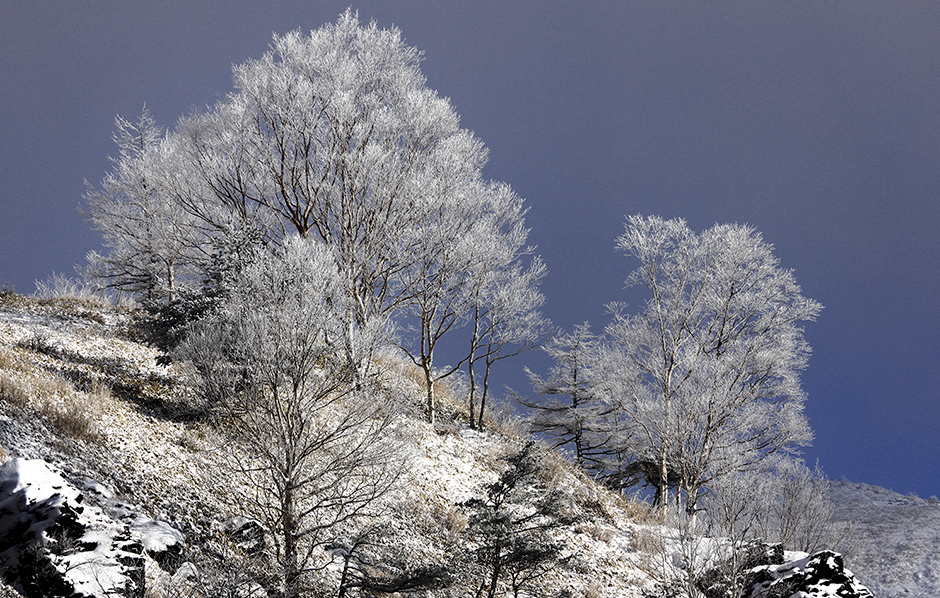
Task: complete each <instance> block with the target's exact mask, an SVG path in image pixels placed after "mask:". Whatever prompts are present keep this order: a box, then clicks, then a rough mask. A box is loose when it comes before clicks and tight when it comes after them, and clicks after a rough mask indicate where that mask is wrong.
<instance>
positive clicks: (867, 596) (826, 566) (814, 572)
mask: <svg viewBox="0 0 940 598" xmlns="http://www.w3.org/2000/svg"><path fill="white" fill-rule="evenodd" d="M746 587H750V588H751V591H750V594H748V595H749V596H751V597H755V598H756V597H757V596H761V597H767V598H771V597H772V598H791V597H793V596H799V597H800V598H872V593H871V592H870V591H869V590H868V588H866V587H865V586H864V585H862V584H861V583H860V582H859V581H858V580H857V579H855V576H854V575H853V574H852V572H851V571H849V570H848V569H846V568H845V563H844V562H843V559H842V555H840V554H838V553H835V552H832V551H830V550H823V551H820V552H817V553H815V554H813V555H812V556H806V557H804V558H801V559H798V560H795V561H792V562H789V563H785V564H783V565H767V566H762V567H757V568H755V569H753V570H752V571H751V573H750V575H749V577H748V585H747V586H746Z"/></svg>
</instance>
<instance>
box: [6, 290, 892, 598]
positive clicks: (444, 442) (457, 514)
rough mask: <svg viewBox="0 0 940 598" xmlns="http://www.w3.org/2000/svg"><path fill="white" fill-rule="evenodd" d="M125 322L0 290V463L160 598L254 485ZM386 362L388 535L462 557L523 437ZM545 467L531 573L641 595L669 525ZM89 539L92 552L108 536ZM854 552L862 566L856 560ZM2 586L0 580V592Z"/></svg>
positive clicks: (421, 558)
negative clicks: (81, 525) (122, 560)
mask: <svg viewBox="0 0 940 598" xmlns="http://www.w3.org/2000/svg"><path fill="white" fill-rule="evenodd" d="M129 323H130V315H129V314H128V313H127V312H125V311H122V310H119V309H113V308H105V307H102V306H95V305H91V304H85V303H81V302H76V301H59V302H37V301H35V300H29V299H25V298H19V297H12V298H11V297H9V296H7V297H3V296H2V294H0V384H3V385H6V386H4V387H3V388H0V390H3V389H5V390H3V392H4V393H5V394H4V399H3V400H0V463H3V462H6V463H7V465H5V466H4V467H5V471H7V472H8V473H10V474H11V475H14V474H15V476H19V475H21V473H22V472H29V471H32V472H34V473H35V472H39V473H38V474H36V476H35V477H36V478H37V480H36V482H35V484H36V485H35V491H36V492H38V493H39V494H42V492H40V490H41V488H46V489H47V490H45V491H43V492H45V494H47V496H46V497H45V498H44V499H43V498H41V497H39V494H37V497H39V499H41V500H45V501H47V502H49V504H51V505H53V506H55V505H59V498H56V497H55V496H54V495H55V492H58V491H59V490H55V492H52V491H49V490H48V489H49V488H60V489H62V497H65V498H68V499H69V500H71V501H72V502H73V503H80V504H81V505H83V507H86V506H87V516H88V517H89V518H90V519H89V521H90V522H91V523H90V524H89V525H90V528H91V527H95V528H97V529H99V530H109V529H114V530H117V529H120V530H123V531H122V533H124V534H125V535H129V537H130V540H131V541H133V542H137V543H139V545H140V546H141V547H142V549H143V554H142V558H143V560H144V572H145V580H144V581H145V583H146V586H147V588H148V589H149V590H148V592H149V593H148V596H160V595H162V591H161V588H164V589H165V588H167V587H170V586H172V585H173V584H174V583H177V582H178V580H180V579H183V578H186V579H192V578H193V576H194V575H196V576H198V572H199V570H200V568H203V570H205V567H207V566H209V565H208V563H211V562H212V560H213V559H218V557H219V556H224V555H229V554H234V552H233V550H235V549H234V548H233V545H235V544H237V542H234V540H233V539H232V537H231V536H229V535H227V534H228V533H229V530H231V529H232V528H233V525H238V524H239V523H238V522H243V521H244V519H243V518H240V517H241V516H242V515H244V514H245V513H244V512H243V509H241V508H240V506H239V505H240V497H241V496H243V493H244V492H246V491H247V489H246V488H244V487H242V485H241V483H240V481H239V479H238V477H237V476H234V475H233V470H232V468H231V466H230V465H229V463H230V459H232V458H233V456H234V457H237V455H236V454H235V453H233V451H236V452H237V451H238V450H239V449H238V447H233V446H232V443H230V442H226V441H225V439H223V438H221V437H220V435H219V434H218V433H217V432H216V431H215V430H214V429H213V428H212V427H211V426H209V425H208V424H206V423H203V422H201V421H200V419H199V418H198V417H197V415H198V414H196V413H193V411H192V408H191V404H192V401H191V399H192V397H193V391H192V389H191V386H190V385H189V384H188V378H187V375H188V374H187V371H186V369H185V368H181V367H179V366H171V367H165V366H161V365H158V364H157V363H156V358H157V353H156V352H155V351H154V350H153V349H151V348H149V347H147V346H144V345H142V344H139V343H137V342H134V340H132V339H133V335H132V334H131V331H130V329H129ZM384 370H385V384H386V387H387V388H386V389H387V392H390V393H393V395H395V396H398V397H402V400H403V401H405V402H407V401H408V400H411V401H412V402H413V404H414V407H413V409H412V412H411V415H410V416H409V414H408V413H407V410H406V413H405V414H404V415H403V416H402V417H401V418H400V420H399V422H398V424H397V435H398V437H399V439H400V440H401V444H402V446H403V449H402V450H403V457H404V461H405V462H406V463H407V467H406V471H405V474H404V476H403V478H402V483H401V484H399V485H398V487H397V489H396V490H395V491H394V492H392V493H391V494H390V495H388V496H387V497H386V499H385V505H384V511H385V513H386V515H385V520H384V523H385V524H386V527H387V529H388V530H389V532H388V533H389V540H388V543H389V546H390V547H391V549H392V550H393V552H394V554H396V555H398V558H401V559H402V560H403V564H404V565H409V566H420V565H423V564H428V563H435V564H448V565H452V564H454V563H456V562H458V561H460V559H461V558H465V556H466V553H465V550H466V546H465V544H466V540H465V538H464V536H463V531H464V529H465V528H466V525H467V513H466V512H465V511H463V510H461V509H460V508H459V507H458V506H457V505H458V504H459V503H461V502H464V501H466V500H467V499H469V498H472V497H478V496H481V495H482V493H483V489H484V487H485V485H486V484H489V483H492V482H493V481H494V480H496V479H497V477H498V476H499V473H500V471H502V469H503V468H504V467H505V461H504V460H503V459H502V458H503V457H505V456H507V455H509V454H512V453H514V452H515V451H516V450H518V449H519V448H520V447H521V445H522V444H523V442H524V439H523V438H521V437H520V436H519V435H518V434H514V433H513V432H512V431H511V430H509V429H504V430H503V431H490V430H488V431H485V432H478V431H474V430H470V429H467V428H466V427H465V426H463V425H462V424H461V422H460V418H459V417H458V416H457V411H458V410H459V407H458V406H457V403H456V402H455V403H452V404H448V403H447V402H446V400H445V401H444V405H443V408H442V409H443V412H442V413H441V416H440V417H439V422H438V424H437V426H436V427H434V426H431V425H429V424H427V423H425V422H424V421H423V419H422V418H421V417H420V413H421V405H422V404H423V397H422V391H421V388H420V387H419V386H418V384H417V382H416V381H415V377H414V376H413V375H409V373H408V372H407V368H405V367H404V366H401V365H399V366H395V365H394V364H393V363H386V364H385V365H384ZM11 389H12V390H11ZM442 398H445V399H446V397H442ZM11 459H15V461H11ZM541 475H542V480H541V483H542V485H543V486H544V488H545V489H546V490H549V489H550V490H557V491H559V492H561V493H562V495H563V496H564V497H565V500H566V501H567V502H566V504H567V508H568V509H569V510H570V511H571V512H573V513H576V514H578V515H580V516H581V519H580V521H579V522H578V523H577V524H575V525H574V526H571V527H568V528H564V529H562V530H558V531H557V532H556V533H555V540H556V541H562V542H564V544H565V545H566V547H567V548H566V552H565V554H566V556H568V557H569V559H568V560H567V561H566V564H565V565H564V566H561V567H558V568H556V569H553V570H551V571H548V572H546V573H545V574H544V575H542V576H541V577H540V579H539V582H540V583H541V584H543V585H544V587H545V588H546V589H549V590H551V592H550V593H551V594H552V595H554V594H556V593H557V592H558V591H559V590H568V591H570V592H571V593H572V595H574V596H586V597H590V598H604V597H615V596H616V597H621V596H622V597H638V596H643V595H645V592H646V591H648V590H649V589H650V588H651V587H652V585H653V583H654V582H655V581H657V580H660V579H663V577H664V575H667V574H669V573H671V572H672V569H671V567H672V566H673V563H674V562H676V558H677V556H676V554H675V553H676V552H678V551H681V550H682V549H683V544H682V542H681V541H680V540H679V538H678V536H677V534H676V532H675V530H670V529H669V528H665V527H662V526H659V525H656V524H655V522H654V521H651V520H650V518H649V517H648V516H647V515H646V513H645V510H644V509H643V508H641V507H638V506H637V505H636V504H634V503H632V502H630V501H628V500H624V499H623V498H621V497H619V496H617V495H614V494H611V493H609V492H607V491H605V490H603V489H601V488H599V487H598V486H596V485H595V484H594V483H593V482H591V481H590V480H589V479H587V478H586V477H585V476H584V475H583V474H581V473H579V472H577V471H576V470H574V469H573V468H572V467H571V466H570V465H569V464H567V463H565V462H564V461H563V460H562V459H561V458H560V457H557V456H553V455H548V456H546V457H545V460H544V470H543V472H542V474H541ZM11 479H13V478H12V477H11ZM17 479H18V478H17ZM24 483H28V481H27V482H24ZM16 484H20V482H19V481H17V482H16ZM16 488H19V486H16ZM37 529H38V528H37ZM39 531H40V532H41V531H42V530H39ZM82 537H85V536H82ZM88 537H90V536H88ZM122 537H123V536H122ZM179 542H182V544H183V545H185V549H184V552H183V554H182V555H181V558H180V559H178V561H180V562H172V563H167V562H166V560H165V559H164V560H160V562H159V563H157V562H156V561H155V559H159V558H160V557H159V556H158V553H159V552H160V551H161V550H163V549H165V548H166V547H167V545H169V544H174V543H179ZM89 544H91V543H90V542H89ZM720 545H721V543H720V541H713V540H709V539H706V540H703V541H702V546H708V547H712V548H714V547H718V546H720ZM96 546H97V550H98V555H97V556H99V557H100V556H101V554H100V553H102V552H103V551H104V544H103V543H99V544H97V545H96ZM663 547H665V550H664V548H663ZM340 553H341V551H339V550H328V551H324V552H323V553H322V554H321V555H320V559H321V561H322V563H323V564H324V565H327V566H326V567H325V568H324V569H323V570H322V571H321V572H320V577H321V580H320V581H321V582H322V583H323V584H324V586H326V587H333V588H335V587H336V582H337V577H338V575H339V559H340V556H341V554H340ZM402 555H403V556H402ZM0 556H2V555H0ZM802 556H804V557H805V555H802ZM664 557H665V558H664ZM75 558H78V557H75ZM794 558H802V557H794ZM184 559H185V560H187V562H181V561H183V560H184ZM73 560H74V559H73ZM62 562H63V563H64V565H63V568H67V566H68V565H69V562H68V561H66V560H63V561H62ZM850 566H853V568H854V569H861V567H859V566H858V565H857V561H852V563H850ZM73 569H74V567H73ZM114 570H115V571H116V572H122V571H123V570H121V569H120V568H115V569H114ZM781 570H783V569H781ZM122 574H123V573H122ZM860 578H861V580H862V581H867V579H868V578H867V577H866V576H865V575H861V576H860ZM115 579H116V581H115V584H117V582H118V581H120V580H117V578H115ZM121 579H123V578H121ZM77 581H81V580H77ZM122 583H123V582H122ZM141 583H143V582H141ZM466 583H467V580H465V579H459V578H458V579H456V580H455V585H454V586H452V587H451V588H450V589H449V590H446V591H444V593H440V594H435V595H440V596H445V595H450V596H463V595H467V592H468V586H467V585H466ZM79 585H83V587H85V586H88V585H90V584H87V583H86V584H79ZM99 585H100V584H99ZM138 590H142V588H138ZM5 591H7V588H5V587H3V585H2V584H0V596H3V595H4V592H5ZM85 591H86V592H87V593H88V595H105V592H104V590H102V591H101V592H97V593H96V591H93V590H87V589H85ZM140 594H141V595H142V591H141V592H140ZM876 595H881V593H879V592H876Z"/></svg>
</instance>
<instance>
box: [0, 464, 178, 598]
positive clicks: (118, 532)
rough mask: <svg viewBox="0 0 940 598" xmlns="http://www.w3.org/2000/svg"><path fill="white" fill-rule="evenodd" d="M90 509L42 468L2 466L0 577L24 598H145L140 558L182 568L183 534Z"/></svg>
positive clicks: (105, 506) (154, 523)
mask: <svg viewBox="0 0 940 598" xmlns="http://www.w3.org/2000/svg"><path fill="white" fill-rule="evenodd" d="M108 511H109V509H108V504H107V502H105V504H103V505H100V506H99V505H92V504H90V503H89V502H88V501H87V500H86V497H85V495H84V494H83V493H82V492H80V491H79V490H78V489H77V488H75V487H74V486H73V485H71V484H69V483H68V482H67V481H66V480H65V479H64V478H63V477H62V476H61V475H60V474H59V473H57V472H55V471H53V469H52V468H51V467H50V466H49V465H48V464H47V463H45V462H44V461H41V460H35V459H13V460H10V461H7V462H6V463H4V464H3V465H0V572H2V575H3V577H4V579H5V580H6V582H7V583H9V584H10V585H11V586H13V587H14V588H16V589H17V590H18V591H19V592H21V593H22V594H23V595H25V596H27V597H39V596H42V597H57V596H62V597H69V598H82V597H92V596H113V595H121V596H127V597H128V598H143V596H144V591H145V585H146V584H145V574H144V573H145V572H144V563H145V558H144V553H145V552H146V553H147V554H148V555H150V556H151V557H152V558H153V559H154V560H155V561H156V562H158V563H161V564H163V563H164V562H167V563H168V562H169V561H172V560H177V562H180V560H181V559H179V554H180V553H181V551H182V548H183V546H182V540H183V537H182V534H180V533H179V532H178V531H176V530H174V529H172V528H171V527H169V526H168V525H167V524H165V523H162V522H157V521H152V520H146V519H144V518H141V517H139V516H137V517H135V518H131V517H128V516H127V511H126V509H123V510H122V513H123V514H124V517H123V518H122V517H115V516H112V515H113V514H112V513H109V512H108Z"/></svg>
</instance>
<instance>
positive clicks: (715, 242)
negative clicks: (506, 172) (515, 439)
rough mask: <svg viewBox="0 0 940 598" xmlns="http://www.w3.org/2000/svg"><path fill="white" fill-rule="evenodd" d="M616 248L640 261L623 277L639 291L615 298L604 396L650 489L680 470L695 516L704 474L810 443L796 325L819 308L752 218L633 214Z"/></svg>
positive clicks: (804, 355)
mask: <svg viewBox="0 0 940 598" xmlns="http://www.w3.org/2000/svg"><path fill="white" fill-rule="evenodd" d="M618 247H619V248H620V249H622V250H624V251H625V252H626V253H627V254H628V255H630V256H632V257H634V258H636V259H637V260H638V261H639V262H640V265H639V267H638V268H637V269H636V270H634V271H633V273H631V275H630V276H629V278H628V279H627V284H628V285H630V286H639V287H644V288H645V290H646V291H647V299H646V302H645V304H644V305H643V307H642V309H641V311H640V313H638V314H635V315H628V314H626V313H624V311H623V310H622V309H620V308H619V307H618V306H612V307H613V312H614V320H613V322H612V323H611V324H610V326H609V327H608V328H607V334H608V337H609V340H610V342H609V345H608V347H609V354H608V359H609V360H611V362H612V363H614V364H616V365H615V366H609V368H608V371H617V372H619V374H618V378H617V379H613V380H609V381H608V384H609V385H610V387H611V389H612V392H610V393H609V396H610V397H611V401H612V402H613V403H614V406H615V407H616V408H617V409H619V410H620V411H621V412H622V413H623V414H624V416H625V418H626V419H628V420H629V422H630V424H631V426H630V427H631V433H632V434H634V435H635V438H638V439H639V440H638V443H637V451H636V452H637V454H640V455H642V456H643V458H645V459H651V460H654V461H655V463H656V466H657V468H658V471H659V478H660V479H659V487H660V488H661V489H662V490H663V491H664V490H665V489H666V488H667V487H668V484H667V482H669V481H670V480H671V478H676V477H677V478H678V480H679V486H680V491H682V490H684V492H685V496H686V509H687V511H688V513H690V514H692V515H693V516H694V513H695V510H696V508H697V507H696V504H697V500H698V498H699V497H700V496H701V494H702V493H703V492H704V491H705V489H706V488H707V485H708V484H709V483H710V482H711V481H713V480H716V479H718V478H720V477H722V476H725V475H729V474H731V473H733V472H737V471H743V470H747V469H748V468H750V467H753V466H754V465H755V464H756V463H758V462H760V461H761V460H762V459H763V458H765V457H766V456H767V455H770V454H773V453H775V452H778V451H787V450H791V449H793V448H795V447H798V446H801V445H805V444H807V443H808V442H809V441H810V440H811V438H812V433H811V431H810V429H809V426H808V423H807V421H806V418H805V416H804V415H803V404H804V401H805V394H804V393H803V390H802V388H801V386H800V378H799V375H800V372H801V371H802V370H803V369H804V368H805V366H806V362H807V359H808V357H809V353H810V348H809V346H808V344H807V343H806V341H805V339H804V337H803V330H802V328H801V323H802V322H804V321H807V320H813V319H815V317H816V316H817V314H818V313H819V312H820V310H821V309H822V306H821V305H820V304H819V303H817V302H815V301H812V300H810V299H807V298H806V297H804V296H803V295H802V292H801V289H800V287H799V286H798V285H797V284H796V280H795V278H794V276H793V273H792V271H790V270H786V269H783V268H781V267H780V263H779V260H778V259H777V258H776V257H775V256H774V255H773V247H772V246H771V245H769V244H767V243H765V242H764V241H763V239H762V238H761V235H760V233H758V232H757V231H756V230H755V229H753V228H752V227H749V226H743V225H738V224H725V225H716V226H714V227H712V228H710V229H708V230H706V231H704V232H702V233H695V232H693V231H692V230H691V229H690V228H689V227H688V225H687V224H686V223H685V221H683V220H681V219H675V220H664V219H661V218H658V217H649V218H643V217H641V216H632V217H630V218H629V219H628V221H627V224H626V230H625V233H624V234H623V235H622V236H621V237H620V238H619V239H618ZM677 499H678V497H677Z"/></svg>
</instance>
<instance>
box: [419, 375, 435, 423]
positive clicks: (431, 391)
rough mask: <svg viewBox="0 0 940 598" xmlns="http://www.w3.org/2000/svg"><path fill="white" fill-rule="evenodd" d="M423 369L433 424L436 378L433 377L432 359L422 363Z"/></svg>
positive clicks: (429, 411) (430, 418) (429, 416)
mask: <svg viewBox="0 0 940 598" xmlns="http://www.w3.org/2000/svg"><path fill="white" fill-rule="evenodd" d="M421 369H422V370H424V380H425V383H426V384H427V386H428V404H427V408H428V423H429V424H431V425H432V426H433V425H434V379H433V378H432V377H431V362H430V360H428V361H425V362H424V363H423V364H422V365H421Z"/></svg>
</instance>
